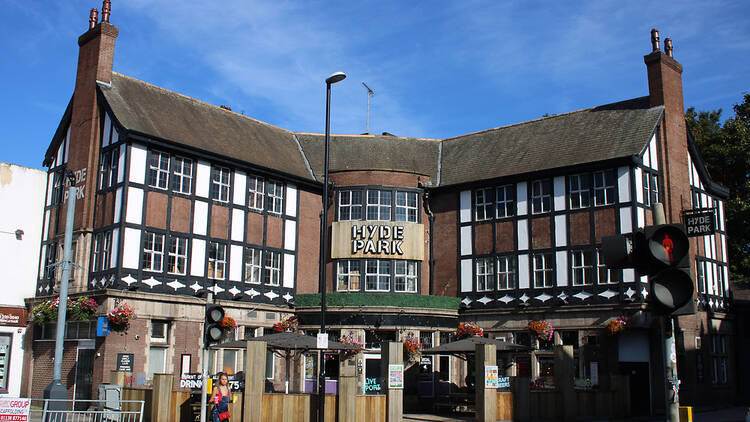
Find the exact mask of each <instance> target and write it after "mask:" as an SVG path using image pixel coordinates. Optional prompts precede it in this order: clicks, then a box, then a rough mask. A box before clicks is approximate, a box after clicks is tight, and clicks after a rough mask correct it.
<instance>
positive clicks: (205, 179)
mask: <svg viewBox="0 0 750 422" xmlns="http://www.w3.org/2000/svg"><path fill="white" fill-rule="evenodd" d="M196 167H197V169H196V171H195V195H196V196H200V197H202V198H208V188H209V186H210V185H211V164H209V163H207V162H205V161H198V164H197V166H196Z"/></svg>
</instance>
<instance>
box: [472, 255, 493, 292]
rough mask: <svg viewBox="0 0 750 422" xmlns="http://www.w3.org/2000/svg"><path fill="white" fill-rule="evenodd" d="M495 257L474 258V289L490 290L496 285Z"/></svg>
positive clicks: (480, 290) (479, 290)
mask: <svg viewBox="0 0 750 422" xmlns="http://www.w3.org/2000/svg"><path fill="white" fill-rule="evenodd" d="M495 265H496V264H495V259H494V258H491V257H488V258H477V259H475V260H474V291H476V292H489V291H492V290H493V288H494V287H495V283H496V278H495Z"/></svg>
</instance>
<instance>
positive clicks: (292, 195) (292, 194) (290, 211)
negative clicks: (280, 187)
mask: <svg viewBox="0 0 750 422" xmlns="http://www.w3.org/2000/svg"><path fill="white" fill-rule="evenodd" d="M285 205H286V209H285V210H284V212H285V213H286V215H288V216H289V217H296V216H297V186H296V185H286V204H285Z"/></svg>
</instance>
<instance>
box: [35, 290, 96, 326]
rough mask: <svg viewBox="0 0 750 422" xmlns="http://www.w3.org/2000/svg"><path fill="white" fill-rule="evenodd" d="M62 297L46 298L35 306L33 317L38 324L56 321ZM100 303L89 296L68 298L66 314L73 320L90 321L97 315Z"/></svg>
mask: <svg viewBox="0 0 750 422" xmlns="http://www.w3.org/2000/svg"><path fill="white" fill-rule="evenodd" d="M59 302H60V298H59V297H56V298H54V299H52V300H46V301H44V302H42V303H40V304H39V305H37V306H35V307H34V309H32V310H31V319H32V321H34V322H35V323H37V324H44V323H45V322H50V321H54V320H56V319H57V313H58V310H59ZM98 306H99V304H97V303H96V300H94V299H91V298H90V297H88V296H81V297H79V298H78V299H76V300H72V299H71V298H68V304H67V306H66V308H65V309H66V315H67V317H68V319H70V320H73V321H89V320H90V319H91V318H92V317H93V316H94V315H96V309H97V308H98Z"/></svg>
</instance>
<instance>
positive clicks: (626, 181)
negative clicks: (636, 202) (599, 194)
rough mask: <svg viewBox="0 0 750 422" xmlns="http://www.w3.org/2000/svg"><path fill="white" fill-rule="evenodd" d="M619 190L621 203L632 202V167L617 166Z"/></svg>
mask: <svg viewBox="0 0 750 422" xmlns="http://www.w3.org/2000/svg"><path fill="white" fill-rule="evenodd" d="M617 190H618V194H619V195H618V200H619V201H620V203H623V202H630V168H628V167H618V168H617Z"/></svg>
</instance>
